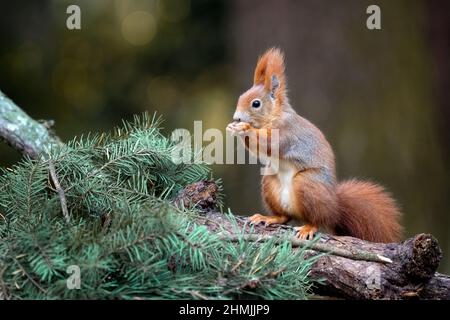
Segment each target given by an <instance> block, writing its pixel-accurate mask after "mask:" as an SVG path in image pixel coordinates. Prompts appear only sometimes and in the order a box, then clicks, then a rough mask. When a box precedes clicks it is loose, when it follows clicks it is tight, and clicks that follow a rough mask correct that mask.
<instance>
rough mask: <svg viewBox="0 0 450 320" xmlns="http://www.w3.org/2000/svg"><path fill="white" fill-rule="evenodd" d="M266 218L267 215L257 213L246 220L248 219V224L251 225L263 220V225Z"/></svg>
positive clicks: (265, 223)
mask: <svg viewBox="0 0 450 320" xmlns="http://www.w3.org/2000/svg"><path fill="white" fill-rule="evenodd" d="M266 218H267V217H265V216H263V215H262V214H259V213H257V214H254V215H252V216H251V217H249V218H248V220H249V221H250V224H253V225H257V224H260V223H261V222H264V225H267V222H266Z"/></svg>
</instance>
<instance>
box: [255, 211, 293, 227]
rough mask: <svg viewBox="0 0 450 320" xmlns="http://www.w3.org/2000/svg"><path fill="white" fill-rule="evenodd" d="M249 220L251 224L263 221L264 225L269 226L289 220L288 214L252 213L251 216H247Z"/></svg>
mask: <svg viewBox="0 0 450 320" xmlns="http://www.w3.org/2000/svg"><path fill="white" fill-rule="evenodd" d="M248 220H250V223H251V224H255V225H256V224H260V223H261V222H262V223H264V225H266V226H269V225H271V224H283V223H286V222H288V221H289V220H290V218H289V217H288V216H282V215H273V216H263V215H262V214H259V213H257V214H254V215H252V216H251V217H249V218H248Z"/></svg>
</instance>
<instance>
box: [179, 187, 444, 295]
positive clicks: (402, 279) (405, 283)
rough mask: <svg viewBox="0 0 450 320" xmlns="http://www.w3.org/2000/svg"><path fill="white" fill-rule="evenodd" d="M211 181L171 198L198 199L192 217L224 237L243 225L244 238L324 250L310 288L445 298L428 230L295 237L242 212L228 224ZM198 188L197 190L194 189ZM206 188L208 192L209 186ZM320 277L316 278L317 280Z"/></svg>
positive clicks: (235, 234) (435, 248)
mask: <svg viewBox="0 0 450 320" xmlns="http://www.w3.org/2000/svg"><path fill="white" fill-rule="evenodd" d="M211 184H213V182H211V181H201V182H197V183H195V184H192V185H189V186H188V187H187V188H186V190H184V191H182V192H181V193H180V195H179V196H178V197H177V199H176V203H180V201H181V202H182V203H183V205H186V204H187V203H189V199H194V201H191V203H192V204H194V205H195V203H197V204H200V206H199V208H200V209H201V210H206V212H205V215H204V216H202V217H200V218H199V220H198V222H199V223H201V224H204V225H205V226H206V227H207V228H208V229H209V230H210V231H211V232H214V233H216V234H220V235H221V237H223V238H227V239H228V240H230V241H235V240H237V239H238V237H239V235H238V232H237V230H236V224H237V227H238V229H239V230H238V231H239V233H241V231H244V237H245V238H246V239H247V240H249V241H266V240H267V239H269V238H272V239H273V238H280V239H281V238H283V239H285V238H286V235H288V236H290V238H291V242H292V245H293V247H305V246H307V247H308V250H307V255H308V256H311V255H317V254H319V253H324V252H325V255H322V256H321V257H319V258H318V260H317V262H316V263H315V264H314V265H313V267H312V269H311V271H310V277H311V279H313V280H317V282H316V285H315V286H314V289H313V290H314V293H316V294H318V295H322V296H332V297H337V298H346V299H450V276H447V275H443V274H440V273H437V272H436V270H437V268H438V266H439V263H440V261H441V258H442V251H441V249H440V247H439V244H438V241H437V240H436V239H435V238H434V237H433V236H432V235H430V234H418V235H416V236H414V237H412V238H410V239H407V240H405V241H403V242H400V243H372V242H367V241H364V240H361V239H357V238H352V237H338V236H333V235H329V234H319V235H318V236H320V238H319V239H318V240H317V241H316V242H314V241H313V243H311V241H308V240H303V241H301V240H299V239H297V238H296V237H295V230H294V228H293V227H292V226H289V225H273V226H267V227H266V226H262V225H258V226H253V227H251V226H250V224H249V221H248V220H247V218H246V217H242V216H235V220H236V224H233V223H232V222H231V221H230V219H228V218H227V217H226V216H225V215H224V214H222V213H220V212H217V211H214V209H213V207H214V204H215V203H216V197H215V192H216V191H217V188H213V187H212V186H211ZM196 190H198V192H196ZM209 191H211V192H209ZM319 280H320V281H319Z"/></svg>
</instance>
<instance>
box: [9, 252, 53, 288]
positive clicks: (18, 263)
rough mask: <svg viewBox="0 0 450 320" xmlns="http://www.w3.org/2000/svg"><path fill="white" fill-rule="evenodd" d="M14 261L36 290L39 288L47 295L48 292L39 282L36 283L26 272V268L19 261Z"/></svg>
mask: <svg viewBox="0 0 450 320" xmlns="http://www.w3.org/2000/svg"><path fill="white" fill-rule="evenodd" d="M14 261H15V262H16V263H17V265H18V266H19V268H20V270H21V271H22V273H23V274H24V275H25V276H26V277H27V278H28V279H29V280H30V281H31V283H33V284H34V285H35V286H36V288H38V289H39V290H41V291H42V292H43V293H45V294H46V293H47V290H45V289H44V288H43V287H42V286H41V285H40V284H39V283H38V282H36V281H35V280H34V279H33V277H31V276H30V274H29V273H28V272H26V271H25V268H24V267H23V266H22V264H21V263H20V262H19V260H17V259H14Z"/></svg>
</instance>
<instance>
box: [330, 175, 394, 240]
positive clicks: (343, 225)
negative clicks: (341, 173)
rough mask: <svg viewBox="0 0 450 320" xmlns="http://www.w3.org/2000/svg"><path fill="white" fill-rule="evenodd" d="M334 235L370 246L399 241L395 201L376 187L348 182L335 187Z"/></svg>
mask: <svg viewBox="0 0 450 320" xmlns="http://www.w3.org/2000/svg"><path fill="white" fill-rule="evenodd" d="M336 195H337V198H338V212H339V218H340V219H339V223H338V224H337V226H336V228H335V233H336V234H338V235H349V236H353V237H357V238H361V239H364V240H367V241H373V242H395V241H398V240H399V239H400V236H401V234H402V227H401V225H400V224H399V219H400V211H399V210H398V207H397V205H396V203H395V201H394V200H393V199H392V198H391V197H390V196H389V194H388V193H387V192H386V191H385V190H384V189H383V188H382V187H381V186H379V185H376V184H373V183H369V182H363V181H357V180H350V181H345V182H342V183H340V184H338V186H337V188H336Z"/></svg>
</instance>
